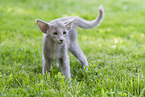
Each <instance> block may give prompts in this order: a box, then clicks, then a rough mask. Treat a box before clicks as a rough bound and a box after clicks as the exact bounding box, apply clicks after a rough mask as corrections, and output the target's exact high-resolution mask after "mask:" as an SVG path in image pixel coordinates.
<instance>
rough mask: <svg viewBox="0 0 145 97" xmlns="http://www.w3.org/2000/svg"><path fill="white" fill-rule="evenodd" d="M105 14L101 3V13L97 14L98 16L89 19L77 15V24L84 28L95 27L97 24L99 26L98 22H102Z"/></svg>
mask: <svg viewBox="0 0 145 97" xmlns="http://www.w3.org/2000/svg"><path fill="white" fill-rule="evenodd" d="M103 16H104V9H103V6H102V5H100V7H99V15H98V16H97V18H96V19H95V20H93V21H87V20H84V19H82V18H80V17H76V24H77V26H79V27H81V28H84V29H89V28H93V27H95V26H98V24H99V23H100V22H101V20H102V19H103Z"/></svg>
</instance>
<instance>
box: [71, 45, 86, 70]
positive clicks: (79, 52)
mask: <svg viewBox="0 0 145 97" xmlns="http://www.w3.org/2000/svg"><path fill="white" fill-rule="evenodd" d="M69 51H70V52H71V53H72V54H73V55H74V56H75V57H76V58H77V59H78V60H79V61H80V62H81V65H82V67H83V69H84V67H86V70H88V67H87V66H88V61H87V59H86V57H85V55H84V54H83V52H82V50H81V48H80V47H79V45H78V44H77V43H73V44H71V46H70V48H69Z"/></svg>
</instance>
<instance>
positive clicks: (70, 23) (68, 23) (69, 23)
mask: <svg viewBox="0 0 145 97" xmlns="http://www.w3.org/2000/svg"><path fill="white" fill-rule="evenodd" d="M75 19H76V17H74V18H72V19H69V20H67V21H64V24H65V27H66V29H67V30H68V31H70V30H71V29H72V27H73V26H75Z"/></svg>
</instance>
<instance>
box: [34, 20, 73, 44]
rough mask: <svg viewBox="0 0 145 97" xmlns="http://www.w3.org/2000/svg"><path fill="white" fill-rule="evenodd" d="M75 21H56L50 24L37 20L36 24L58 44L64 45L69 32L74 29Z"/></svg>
mask: <svg viewBox="0 0 145 97" xmlns="http://www.w3.org/2000/svg"><path fill="white" fill-rule="evenodd" d="M73 21H74V19H71V20H68V21H65V22H63V21H60V20H54V21H52V22H50V23H47V22H44V21H42V20H39V19H37V20H36V24H37V25H38V27H39V28H40V30H41V32H43V33H45V34H47V36H48V37H49V38H51V39H52V40H53V41H54V42H56V43H57V44H63V43H64V42H65V41H66V37H67V35H68V33H69V31H70V30H71V29H72V26H73Z"/></svg>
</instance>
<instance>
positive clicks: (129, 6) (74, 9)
mask: <svg viewBox="0 0 145 97" xmlns="http://www.w3.org/2000/svg"><path fill="white" fill-rule="evenodd" d="M100 4H102V5H103V7H104V11H105V16H104V19H103V22H102V23H101V24H100V26H98V27H96V28H93V29H89V30H84V29H79V28H78V43H79V44H80V46H81V48H82V50H83V51H84V53H85V55H86V57H87V59H88V62H89V70H88V71H87V72H84V71H83V70H82V69H81V65H80V63H79V62H78V61H77V60H76V59H75V58H74V56H73V55H72V54H71V53H69V58H70V65H71V75H72V82H71V83H69V82H67V81H65V78H64V76H63V75H62V73H61V71H60V69H59V68H57V66H56V65H55V64H54V65H53V67H52V72H51V73H50V74H49V75H45V76H43V75H42V53H41V52H42V38H43V33H41V32H40V30H39V29H38V27H37V26H36V24H35V19H42V20H44V21H48V22H49V21H51V20H53V19H56V18H60V17H66V16H79V17H82V18H84V19H86V20H93V19H95V18H96V16H97V15H98V7H99V5H100ZM0 96H2V97H10V96H13V97H14V96H16V97H28V96H30V97H36V96H37V97H57V96H58V97H73V96H74V97H78V96H81V97H86V96H89V97H101V96H103V97H107V96H108V97H121V96H124V97H125V96H129V97H131V96H135V97H138V96H139V97H145V1H144V0H0Z"/></svg>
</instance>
